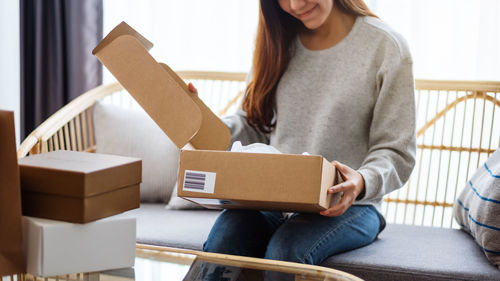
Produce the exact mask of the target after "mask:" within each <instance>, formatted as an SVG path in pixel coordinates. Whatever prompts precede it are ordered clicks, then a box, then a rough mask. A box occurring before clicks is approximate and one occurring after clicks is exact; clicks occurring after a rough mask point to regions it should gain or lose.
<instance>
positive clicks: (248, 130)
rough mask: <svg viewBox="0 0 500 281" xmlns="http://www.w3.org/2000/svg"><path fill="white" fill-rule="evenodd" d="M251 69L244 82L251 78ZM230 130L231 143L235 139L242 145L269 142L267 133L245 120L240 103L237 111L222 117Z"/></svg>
mask: <svg viewBox="0 0 500 281" xmlns="http://www.w3.org/2000/svg"><path fill="white" fill-rule="evenodd" d="M252 72H253V71H252V69H250V71H249V72H248V75H247V80H246V83H247V85H248V83H249V82H250V80H251V77H252ZM222 121H223V122H224V123H225V124H226V126H227V127H228V128H229V131H230V132H231V145H232V143H233V142H235V141H241V143H242V144H243V145H249V144H251V143H256V142H260V143H265V144H269V134H264V133H262V132H260V131H259V130H258V129H255V128H253V127H252V126H250V125H249V124H248V123H247V121H246V113H245V112H244V111H243V110H242V108H241V104H240V105H239V106H238V111H237V112H236V113H235V114H234V115H230V116H226V117H224V118H223V119H222Z"/></svg>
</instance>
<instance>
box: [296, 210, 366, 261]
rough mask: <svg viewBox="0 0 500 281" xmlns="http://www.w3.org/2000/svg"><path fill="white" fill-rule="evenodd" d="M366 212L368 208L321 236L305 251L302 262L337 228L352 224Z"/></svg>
mask: <svg viewBox="0 0 500 281" xmlns="http://www.w3.org/2000/svg"><path fill="white" fill-rule="evenodd" d="M367 211H368V208H365V209H364V210H363V211H362V212H360V213H358V214H357V215H354V216H352V217H351V218H350V219H348V220H346V221H345V222H344V223H343V224H341V225H338V226H337V227H335V228H334V229H332V230H330V231H328V232H327V233H326V234H325V235H323V237H321V238H320V239H318V242H316V243H315V244H314V245H313V246H311V248H309V249H308V250H307V251H306V254H305V255H304V257H303V258H302V262H303V261H305V260H306V257H308V256H309V257H310V256H311V255H312V253H314V252H315V251H316V250H317V249H318V248H319V246H320V245H321V244H323V242H325V241H326V239H327V238H328V237H330V236H331V235H332V234H334V233H336V232H337V230H338V229H339V228H341V227H343V226H344V225H345V224H346V223H350V222H352V221H353V220H354V219H356V218H358V217H360V216H361V215H364V214H365V213H366V212H367Z"/></svg>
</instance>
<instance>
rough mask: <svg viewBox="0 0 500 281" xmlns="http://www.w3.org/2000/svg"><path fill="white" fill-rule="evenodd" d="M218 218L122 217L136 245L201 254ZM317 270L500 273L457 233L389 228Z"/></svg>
mask: <svg viewBox="0 0 500 281" xmlns="http://www.w3.org/2000/svg"><path fill="white" fill-rule="evenodd" d="M218 214H219V211H213V210H182V211H175V210H167V209H165V208H164V206H163V205H162V204H145V203H143V204H141V207H140V208H139V209H136V210H132V211H129V212H126V213H123V214H121V215H123V216H133V217H136V218H137V242H138V243H144V244H152V245H160V246H168V247H176V248H185V249H193V250H201V249H202V247H203V243H204V242H205V240H206V238H207V236H208V233H209V232H210V229H211V228H212V225H213V223H214V222H215V220H216V218H217V216H218ZM322 265H323V266H327V267H331V268H335V269H339V270H342V271H345V272H349V273H352V274H354V275H356V276H359V277H361V278H363V279H365V280H500V270H499V269H497V268H496V267H494V266H493V265H491V264H490V263H489V262H488V260H487V259H486V257H485V256H484V255H483V253H482V252H481V250H480V249H479V247H478V246H477V245H476V243H474V241H473V240H472V239H470V237H469V236H468V235H467V234H466V233H464V232H463V231H460V230H457V229H443V228H431V227H418V226H409V225H397V224H388V225H387V227H386V229H385V230H384V231H383V232H382V233H381V234H380V235H379V238H378V239H377V240H376V241H375V242H373V243H372V244H370V245H368V246H366V247H363V248H359V249H356V250H353V251H349V252H346V253H343V254H339V255H337V256H333V257H330V258H328V259H327V260H325V261H324V262H323V264H322Z"/></svg>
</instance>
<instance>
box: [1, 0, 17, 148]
mask: <svg viewBox="0 0 500 281" xmlns="http://www.w3.org/2000/svg"><path fill="white" fill-rule="evenodd" d="M0 36H1V38H2V39H1V42H0V109H4V110H12V111H14V115H15V120H16V140H17V143H18V144H19V142H20V140H19V131H20V130H19V129H20V123H19V122H20V107H19V105H20V81H19V80H20V56H19V55H20V52H19V1H11V0H9V1H5V0H0Z"/></svg>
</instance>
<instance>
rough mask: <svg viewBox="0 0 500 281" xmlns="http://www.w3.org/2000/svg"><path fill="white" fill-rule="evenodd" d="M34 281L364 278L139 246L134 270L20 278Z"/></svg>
mask: <svg viewBox="0 0 500 281" xmlns="http://www.w3.org/2000/svg"><path fill="white" fill-rule="evenodd" d="M16 279H17V280H26V281H30V280H34V281H55V280H57V281H77V280H78V281H131V280H138V281H151V280H167V281H168V280H172V281H181V280H183V281H198V280H200V281H201V280H203V281H246V280H256V281H258V280H266V281H267V280H284V281H286V280H293V281H307V280H311V281H319V280H346V281H347V280H350V281H359V280H361V279H359V278H357V277H355V276H353V275H351V274H348V273H345V272H342V271H338V270H334V269H330V268H326V267H321V266H313V265H305V264H298V263H291V262H283V261H274V260H265V259H258V258H249V257H241V256H232V255H222V254H215V253H204V252H199V251H192V250H183V249H174V248H165V247H158V246H149V245H140V244H138V245H137V248H136V258H135V265H134V267H130V268H121V269H114V270H107V271H101V272H91V273H79V274H70V275H65V276H57V277H44V278H42V277H34V276H32V275H29V274H25V275H20V276H18V278H14V279H12V280H13V281H16Z"/></svg>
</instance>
